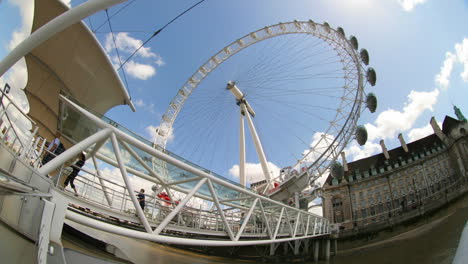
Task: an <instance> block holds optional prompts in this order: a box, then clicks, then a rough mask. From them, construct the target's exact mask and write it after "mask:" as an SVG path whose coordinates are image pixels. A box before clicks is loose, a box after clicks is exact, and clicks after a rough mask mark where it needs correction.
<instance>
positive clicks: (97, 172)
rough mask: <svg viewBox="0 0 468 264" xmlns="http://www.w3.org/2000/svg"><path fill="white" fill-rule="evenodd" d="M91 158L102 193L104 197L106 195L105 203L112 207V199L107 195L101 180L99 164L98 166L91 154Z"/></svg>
mask: <svg viewBox="0 0 468 264" xmlns="http://www.w3.org/2000/svg"><path fill="white" fill-rule="evenodd" d="M91 158H92V160H93V164H94V168H95V169H96V174H97V176H98V177H97V178H98V180H99V184H100V185H101V188H102V192H103V193H104V197H106V201H107V204H108V205H109V207H112V200H111V198H110V197H109V193H108V192H107V187H106V185H105V184H104V181H103V180H102V175H101V171H100V170H99V166H98V163H97V161H96V157H94V156H91Z"/></svg>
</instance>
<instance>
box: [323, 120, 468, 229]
mask: <svg viewBox="0 0 468 264" xmlns="http://www.w3.org/2000/svg"><path fill="white" fill-rule="evenodd" d="M431 125H432V128H433V130H434V134H432V135H429V136H427V137H425V138H422V139H419V140H417V141H414V142H411V143H408V144H406V143H405V142H404V140H403V138H402V137H401V135H400V136H399V138H400V142H401V146H400V147H398V148H395V149H392V150H390V151H387V150H386V148H385V145H384V144H383V141H382V142H381V145H382V151H383V152H382V153H380V154H377V155H374V156H371V157H368V158H365V159H361V160H357V161H354V162H351V163H348V164H344V167H345V174H344V177H343V178H342V179H337V178H333V177H332V176H331V175H330V176H329V177H328V179H327V180H326V182H325V184H324V186H323V215H324V216H325V217H326V218H328V219H329V220H330V221H331V222H332V223H336V224H337V226H339V229H340V236H347V235H352V234H356V233H361V232H368V231H376V230H379V229H383V228H385V227H388V226H391V225H395V224H398V223H401V222H404V221H407V220H410V219H412V218H415V217H418V216H420V215H423V214H425V213H427V212H429V211H433V210H436V209H437V208H439V207H441V206H444V205H445V204H446V203H448V202H449V201H451V200H453V199H455V198H457V197H459V196H460V195H462V194H463V193H465V192H466V191H467V190H468V184H467V183H468V173H467V172H466V168H468V135H467V133H466V132H467V131H468V123H467V122H466V121H464V120H463V121H460V120H456V119H454V118H451V117H448V116H446V117H445V119H444V122H443V126H442V129H441V128H440V127H439V126H438V124H437V122H436V121H435V119H434V118H432V119H431Z"/></svg>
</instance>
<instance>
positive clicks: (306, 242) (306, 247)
mask: <svg viewBox="0 0 468 264" xmlns="http://www.w3.org/2000/svg"><path fill="white" fill-rule="evenodd" d="M309 240H310V239H309V238H307V239H305V241H304V243H305V244H304V253H305V254H309Z"/></svg>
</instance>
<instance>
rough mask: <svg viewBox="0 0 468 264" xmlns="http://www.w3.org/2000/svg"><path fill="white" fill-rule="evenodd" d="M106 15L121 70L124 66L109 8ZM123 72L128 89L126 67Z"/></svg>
mask: <svg viewBox="0 0 468 264" xmlns="http://www.w3.org/2000/svg"><path fill="white" fill-rule="evenodd" d="M106 16H107V22H108V23H109V29H110V31H111V35H112V41H113V42H114V48H115V52H116V53H117V58H118V59H119V63H120V67H119V69H118V70H120V69H121V68H122V60H121V59H120V53H119V49H118V48H117V43H116V42H115V35H114V32H113V31H112V24H111V21H110V19H109V12H108V11H107V9H106ZM122 74H123V76H124V80H125V86H127V89H128V88H129V87H128V82H127V75H126V74H125V69H124V70H123V71H122ZM128 90H129V92H130V89H128Z"/></svg>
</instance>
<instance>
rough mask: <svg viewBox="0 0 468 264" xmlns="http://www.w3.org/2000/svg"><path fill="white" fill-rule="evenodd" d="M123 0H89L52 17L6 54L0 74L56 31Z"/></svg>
mask: <svg viewBox="0 0 468 264" xmlns="http://www.w3.org/2000/svg"><path fill="white" fill-rule="evenodd" d="M123 1H125V0H91V1H87V2H85V3H83V4H81V5H79V6H77V7H74V8H72V9H70V10H68V11H66V12H65V13H63V14H61V15H59V16H58V17H56V18H54V19H52V20H51V21H50V22H48V23H47V24H45V25H43V26H42V27H40V28H39V29H38V30H36V31H34V32H33V33H31V35H30V36H29V37H27V38H26V39H25V40H23V42H21V43H20V44H19V45H18V46H16V48H14V49H13V50H12V51H11V52H10V53H9V54H8V55H7V56H5V58H4V59H3V60H2V61H1V62H0V76H3V74H4V73H5V72H6V71H7V70H8V69H9V68H11V67H12V66H13V65H14V64H15V63H16V62H18V61H19V60H20V59H21V58H22V57H24V56H25V55H26V54H28V53H29V52H31V51H32V50H33V49H34V48H36V47H37V46H39V45H41V44H42V43H43V42H44V41H46V40H48V39H49V38H50V37H52V36H53V35H55V34H56V33H59V32H61V31H62V30H64V29H66V28H67V27H69V26H70V25H73V24H75V23H77V22H79V21H80V20H82V19H83V18H85V17H87V16H90V15H92V14H94V13H96V12H98V11H99V10H102V9H105V8H108V7H110V6H112V5H115V4H118V3H120V2H123Z"/></svg>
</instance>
